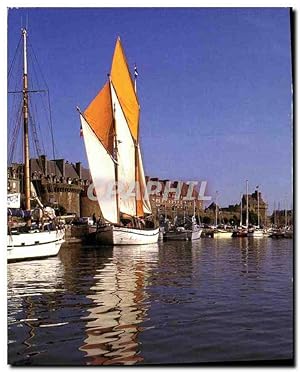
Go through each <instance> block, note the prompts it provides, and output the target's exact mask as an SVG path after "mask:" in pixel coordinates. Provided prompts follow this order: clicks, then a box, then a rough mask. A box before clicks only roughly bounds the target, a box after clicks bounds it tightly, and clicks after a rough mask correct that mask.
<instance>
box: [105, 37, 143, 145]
mask: <svg viewBox="0 0 300 372" xmlns="http://www.w3.org/2000/svg"><path fill="white" fill-rule="evenodd" d="M110 76H111V81H112V84H113V86H114V88H115V91H116V93H117V96H118V99H119V102H120V104H121V107H122V110H123V112H124V115H125V117H126V121H127V123H128V126H129V129H130V132H131V135H132V137H133V139H134V140H135V141H136V142H138V135H139V113H140V106H139V102H138V99H137V96H136V94H135V91H134V86H133V82H132V78H131V75H130V72H129V69H128V65H127V61H126V57H125V53H124V50H123V47H122V45H121V40H120V38H118V40H117V43H116V47H115V51H114V56H113V61H112V66H111V74H110Z"/></svg>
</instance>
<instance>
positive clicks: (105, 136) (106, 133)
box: [84, 82, 114, 155]
mask: <svg viewBox="0 0 300 372" xmlns="http://www.w3.org/2000/svg"><path fill="white" fill-rule="evenodd" d="M84 117H85V119H86V120H87V122H88V123H89V125H90V126H91V128H92V129H93V131H94V133H95V134H96V136H97V137H98V139H99V140H100V141H101V142H102V144H103V146H104V147H105V148H106V150H107V151H108V152H109V153H110V154H111V155H113V143H114V136H113V130H114V127H113V110H112V103H111V93H110V84H109V82H107V83H106V84H105V85H104V87H103V88H102V90H101V91H100V92H99V93H98V94H97V96H96V97H95V98H94V99H93V101H92V102H91V103H90V105H89V106H88V108H87V109H86V110H85V112H84Z"/></svg>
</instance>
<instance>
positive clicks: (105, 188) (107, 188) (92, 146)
mask: <svg viewBox="0 0 300 372" xmlns="http://www.w3.org/2000/svg"><path fill="white" fill-rule="evenodd" d="M80 119H81V126H82V130H83V138H84V142H85V148H86V152H87V157H88V162H89V167H90V172H91V175H92V179H93V183H94V187H95V191H96V195H97V200H98V203H99V206H100V208H101V212H102V215H103V217H104V218H105V220H107V221H109V222H111V223H118V213H117V202H116V196H115V195H114V193H113V192H111V190H112V185H114V183H115V164H114V162H113V160H112V158H111V156H110V155H109V154H108V152H107V151H106V149H105V148H104V147H103V145H102V143H101V142H100V141H99V139H98V138H97V136H96V135H95V133H94V132H93V131H92V129H91V127H90V126H89V124H88V123H87V122H86V120H85V119H84V117H83V116H82V115H80Z"/></svg>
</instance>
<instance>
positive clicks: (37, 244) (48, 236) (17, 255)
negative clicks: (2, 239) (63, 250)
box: [7, 230, 65, 261]
mask: <svg viewBox="0 0 300 372" xmlns="http://www.w3.org/2000/svg"><path fill="white" fill-rule="evenodd" d="M64 236H65V231H64V230H57V231H55V230H54V231H37V232H29V233H21V234H13V235H7V260H8V261H17V260H26V259H34V258H43V257H50V256H56V255H57V254H58V252H59V250H60V247H61V245H62V243H63V242H64V241H65V240H64Z"/></svg>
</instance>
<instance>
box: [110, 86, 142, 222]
mask: <svg viewBox="0 0 300 372" xmlns="http://www.w3.org/2000/svg"><path fill="white" fill-rule="evenodd" d="M111 98H112V105H113V107H114V118H115V130H116V139H117V146H118V151H117V162H118V184H119V191H120V192H119V194H118V196H119V209H120V212H122V213H125V214H128V215H130V216H135V215H136V198H135V195H134V187H135V145H134V142H133V139H132V136H131V133H130V130H129V126H128V124H127V121H126V118H125V116H124V113H123V110H122V107H121V105H120V102H119V100H118V97H117V95H116V92H115V89H114V87H113V85H112V84H111Z"/></svg>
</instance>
